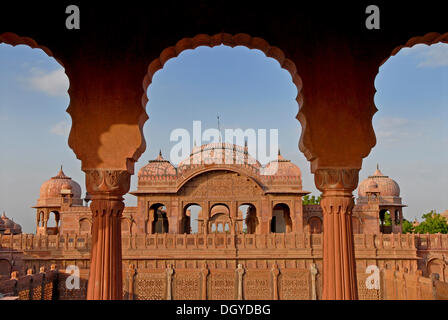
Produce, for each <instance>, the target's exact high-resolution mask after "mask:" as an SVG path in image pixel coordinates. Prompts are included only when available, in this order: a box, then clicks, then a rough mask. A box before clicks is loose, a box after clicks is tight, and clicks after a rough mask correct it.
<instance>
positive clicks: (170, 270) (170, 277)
mask: <svg viewBox="0 0 448 320" xmlns="http://www.w3.org/2000/svg"><path fill="white" fill-rule="evenodd" d="M173 274H174V269H173V265H171V264H169V265H168V266H167V267H166V291H167V292H166V300H173V290H172V289H173V284H172V283H173Z"/></svg>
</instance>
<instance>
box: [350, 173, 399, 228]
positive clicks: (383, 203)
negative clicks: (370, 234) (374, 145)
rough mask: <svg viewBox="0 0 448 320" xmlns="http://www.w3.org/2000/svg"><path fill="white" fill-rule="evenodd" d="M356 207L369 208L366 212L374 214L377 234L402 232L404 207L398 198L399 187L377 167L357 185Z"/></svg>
mask: <svg viewBox="0 0 448 320" xmlns="http://www.w3.org/2000/svg"><path fill="white" fill-rule="evenodd" d="M357 205H360V206H370V207H371V210H368V211H374V212H375V216H376V217H375V218H376V219H377V225H378V226H379V229H380V230H379V232H381V233H401V232H402V223H403V207H406V205H404V204H403V203H402V200H401V197H400V186H399V185H398V183H397V182H396V181H395V180H393V179H392V178H390V177H388V176H386V175H384V174H383V173H382V172H381V170H380V168H379V165H377V169H376V171H375V173H374V174H373V175H371V176H369V177H368V178H367V179H365V180H363V181H362V182H361V183H360V184H359V187H358V199H357ZM372 208H373V209H372ZM389 217H390V220H389Z"/></svg>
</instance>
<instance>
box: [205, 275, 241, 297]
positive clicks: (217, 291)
mask: <svg viewBox="0 0 448 320" xmlns="http://www.w3.org/2000/svg"><path fill="white" fill-rule="evenodd" d="M235 280H236V279H235V273H234V271H231V272H229V271H213V272H212V273H211V275H210V299H211V300H234V299H235V282H236V281H235Z"/></svg>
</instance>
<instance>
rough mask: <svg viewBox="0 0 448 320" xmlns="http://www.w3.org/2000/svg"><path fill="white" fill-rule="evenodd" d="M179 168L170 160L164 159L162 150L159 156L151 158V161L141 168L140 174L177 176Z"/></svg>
mask: <svg viewBox="0 0 448 320" xmlns="http://www.w3.org/2000/svg"><path fill="white" fill-rule="evenodd" d="M176 175H177V170H176V168H175V167H174V166H173V165H172V164H171V162H169V161H168V160H166V159H164V158H163V156H162V151H160V153H159V156H158V157H157V158H156V159H154V160H150V161H149V163H148V164H147V165H146V166H144V167H143V168H141V169H140V171H139V172H138V176H139V177H142V176H176Z"/></svg>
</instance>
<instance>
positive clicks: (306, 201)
mask: <svg viewBox="0 0 448 320" xmlns="http://www.w3.org/2000/svg"><path fill="white" fill-rule="evenodd" d="M321 199H322V198H321V196H318V197H317V198H316V196H312V197H310V196H309V195H306V196H304V197H303V199H302V203H303V204H304V205H307V204H320V200H321Z"/></svg>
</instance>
